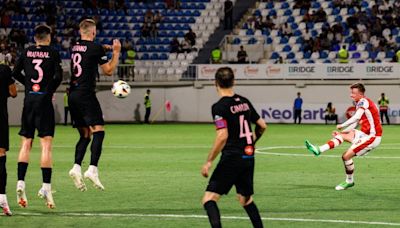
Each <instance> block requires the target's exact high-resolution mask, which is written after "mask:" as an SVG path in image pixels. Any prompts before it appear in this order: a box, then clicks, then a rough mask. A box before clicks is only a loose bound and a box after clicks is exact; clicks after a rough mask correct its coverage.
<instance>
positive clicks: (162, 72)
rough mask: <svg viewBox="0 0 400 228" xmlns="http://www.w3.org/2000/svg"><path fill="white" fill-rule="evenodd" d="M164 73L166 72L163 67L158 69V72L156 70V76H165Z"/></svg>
mask: <svg viewBox="0 0 400 228" xmlns="http://www.w3.org/2000/svg"><path fill="white" fill-rule="evenodd" d="M166 73H167V70H166V69H165V68H163V67H161V68H158V70H157V74H158V75H165V74H166Z"/></svg>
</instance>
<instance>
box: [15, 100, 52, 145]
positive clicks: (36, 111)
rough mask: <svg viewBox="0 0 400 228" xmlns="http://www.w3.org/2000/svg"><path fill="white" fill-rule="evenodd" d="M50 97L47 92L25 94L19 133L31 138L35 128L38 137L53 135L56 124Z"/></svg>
mask: <svg viewBox="0 0 400 228" xmlns="http://www.w3.org/2000/svg"><path fill="white" fill-rule="evenodd" d="M51 99H52V96H50V95H48V94H41V95H26V96H25V99H24V108H23V110H22V119H21V130H20V131H19V135H21V136H24V137H26V138H31V139H33V138H34V137H35V130H36V129H37V130H38V136H39V137H40V138H43V137H46V136H51V137H53V136H54V129H55V125H56V124H55V120H54V108H53V103H52V101H51Z"/></svg>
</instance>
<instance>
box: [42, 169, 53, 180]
mask: <svg viewBox="0 0 400 228" xmlns="http://www.w3.org/2000/svg"><path fill="white" fill-rule="evenodd" d="M51 171H52V169H51V168H42V178H43V183H46V184H50V183H51Z"/></svg>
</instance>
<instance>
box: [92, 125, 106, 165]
mask: <svg viewBox="0 0 400 228" xmlns="http://www.w3.org/2000/svg"><path fill="white" fill-rule="evenodd" d="M104 134H105V133H104V131H98V132H94V133H93V141H92V145H91V147H90V150H91V151H92V156H91V158H90V165H94V166H97V165H98V163H99V160H100V155H101V150H102V147H103V140H104Z"/></svg>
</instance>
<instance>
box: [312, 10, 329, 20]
mask: <svg viewBox="0 0 400 228" xmlns="http://www.w3.org/2000/svg"><path fill="white" fill-rule="evenodd" d="M326 19H327V15H326V12H325V11H324V9H323V8H322V7H321V8H319V9H318V11H317V12H316V13H315V15H314V22H325V21H326Z"/></svg>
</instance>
